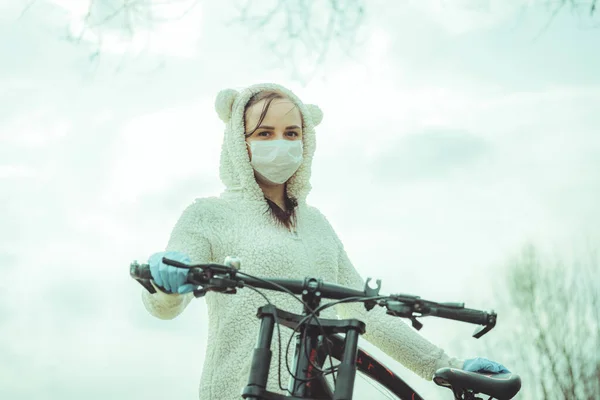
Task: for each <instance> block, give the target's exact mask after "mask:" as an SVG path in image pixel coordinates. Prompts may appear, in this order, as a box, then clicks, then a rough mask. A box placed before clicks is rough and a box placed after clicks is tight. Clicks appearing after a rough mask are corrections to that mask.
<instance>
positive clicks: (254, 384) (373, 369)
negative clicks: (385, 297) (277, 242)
mask: <svg viewBox="0 0 600 400" xmlns="http://www.w3.org/2000/svg"><path fill="white" fill-rule="evenodd" d="M302 300H303V301H304V303H305V307H304V311H303V314H302V315H298V314H293V313H290V312H287V311H283V310H280V309H278V308H276V307H275V306H273V305H267V306H263V307H260V308H259V309H258V312H257V316H258V318H260V319H261V325H260V330H259V333H258V341H257V345H256V347H255V349H254V354H253V356H252V364H251V368H250V374H249V379H248V384H247V385H246V387H244V389H243V391H242V397H243V398H245V399H251V400H299V399H307V400H308V399H312V400H317V399H318V400H348V399H352V394H353V390H354V380H355V378H356V371H357V370H358V371H361V372H362V373H364V374H365V375H367V376H369V377H370V378H371V379H373V380H374V381H375V382H378V383H380V384H381V385H383V386H384V387H386V388H387V389H388V390H390V391H391V392H392V393H393V394H394V395H396V396H398V398H400V399H410V400H423V398H422V397H421V396H419V395H418V394H417V393H416V392H415V391H414V390H413V389H412V388H411V387H410V386H409V385H408V384H407V383H406V382H404V381H403V380H402V379H401V378H400V377H399V376H397V375H396V374H394V373H393V372H392V371H390V370H389V368H387V367H386V366H385V365H383V364H382V363H381V362H379V361H378V360H376V359H375V358H374V357H372V356H371V355H369V354H368V353H367V352H365V351H363V350H362V349H360V348H359V347H358V338H359V335H361V334H363V333H364V332H365V324H364V323H363V322H362V321H359V320H357V319H346V320H337V319H335V320H334V319H324V318H318V313H316V316H315V317H314V318H311V319H310V320H309V321H308V322H306V317H307V316H309V315H311V314H313V312H312V311H311V310H314V309H316V308H317V307H318V306H319V303H320V296H319V292H318V290H317V288H314V287H313V288H308V290H306V291H305V293H304V294H303V296H302ZM317 318H318V322H317V321H316V319H317ZM303 321H304V322H303ZM276 323H278V324H280V325H283V326H286V327H288V328H291V329H296V328H298V327H299V325H301V324H302V325H304V328H302V329H300V330H299V332H300V333H299V336H298V337H297V340H296V349H295V356H294V362H293V365H292V368H291V370H292V373H293V375H292V376H291V377H290V380H289V385H288V390H289V392H290V393H291V395H290V396H285V395H281V394H277V393H273V392H269V391H267V390H266V385H267V380H268V374H269V371H270V366H271V355H272V352H271V342H272V339H273V330H274V329H275V324H276ZM340 333H345V337H342V336H340V335H339V334H340ZM328 353H329V354H330V355H331V356H332V357H334V358H336V359H337V360H339V361H340V364H339V367H338V373H337V379H336V385H335V388H334V391H333V392H332V391H331V389H330V388H329V385H328V384H327V383H326V380H325V377H324V376H323V375H322V374H318V375H317V374H314V373H313V369H314V367H313V365H312V364H315V365H317V366H319V368H321V367H322V366H323V364H324V363H325V360H326V357H327V354H328Z"/></svg>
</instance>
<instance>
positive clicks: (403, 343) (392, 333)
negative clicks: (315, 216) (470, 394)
mask: <svg viewBox="0 0 600 400" xmlns="http://www.w3.org/2000/svg"><path fill="white" fill-rule="evenodd" d="M322 217H323V218H324V219H325V217H324V216H322ZM325 221H326V223H327V225H328V227H329V229H330V230H331V232H332V234H333V236H334V237H335V239H336V242H337V245H338V250H339V259H338V271H337V273H338V282H337V283H338V284H340V285H344V286H348V287H352V288H354V289H357V290H363V289H364V287H365V281H364V279H363V278H362V277H361V275H360V274H359V273H358V271H357V270H356V268H354V266H353V265H352V262H351V261H350V259H349V257H348V254H347V253H346V250H345V249H344V245H343V244H342V242H341V240H340V239H339V238H338V236H337V234H336V233H335V231H334V230H333V227H332V226H331V225H330V224H329V222H328V221H327V219H325ZM335 309H336V312H337V314H338V315H339V316H340V317H341V318H344V319H346V318H347V319H350V318H357V319H359V320H361V321H363V322H364V323H365V324H366V332H365V334H364V335H363V337H364V338H365V339H366V340H368V341H369V342H370V343H372V344H373V345H375V346H377V347H378V348H379V349H381V350H382V351H383V352H385V353H386V354H388V355H389V356H390V357H392V358H393V359H395V360H396V361H398V362H399V363H401V364H402V365H404V366H405V367H406V368H408V369H410V370H411V371H413V372H414V373H416V374H417V375H419V376H421V377H422V378H424V379H427V380H432V379H433V374H434V373H435V371H436V370H438V369H439V368H443V367H452V368H461V369H462V365H463V362H464V361H463V360H461V359H458V358H453V357H449V356H448V355H447V354H446V353H445V352H444V350H442V349H440V348H439V347H437V346H435V345H434V344H432V343H431V342H429V341H428V340H427V339H425V338H424V337H423V336H421V335H420V334H419V333H418V332H417V331H415V330H414V329H413V328H412V327H411V326H409V325H408V324H406V323H405V322H404V321H403V320H402V319H400V318H396V317H392V316H390V315H387V314H386V310H385V309H384V308H382V307H379V306H376V307H374V308H373V309H371V310H370V311H367V310H366V309H365V306H364V305H363V303H342V304H337V305H336V306H335Z"/></svg>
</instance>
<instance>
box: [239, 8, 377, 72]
mask: <svg viewBox="0 0 600 400" xmlns="http://www.w3.org/2000/svg"><path fill="white" fill-rule="evenodd" d="M266 3H269V5H268V6H266V7H265V4H266ZM238 9H239V16H238V17H236V18H234V19H233V21H232V22H235V23H241V24H243V25H245V26H247V27H248V28H249V29H250V31H251V32H259V34H261V35H264V38H265V40H266V43H267V46H268V48H269V49H271V51H272V52H273V54H275V55H276V56H277V57H278V58H279V60H281V61H282V62H285V63H287V64H288V65H290V67H292V69H293V70H294V71H295V72H299V71H298V69H301V70H302V69H304V70H305V71H304V73H302V71H301V72H300V73H301V74H306V70H310V69H311V68H313V69H314V67H317V66H319V65H321V64H322V63H323V62H324V60H325V58H326V57H327V55H328V53H329V52H330V51H331V49H332V47H333V45H334V44H335V45H337V46H339V48H340V49H341V50H342V51H343V52H345V53H346V54H351V53H352V50H353V49H354V47H355V46H356V44H357V33H358V30H359V28H360V26H361V24H362V23H363V19H364V17H365V7H364V1H363V0H321V1H315V0H274V1H269V2H264V1H263V2H258V1H255V0H241V4H240V5H238Z"/></svg>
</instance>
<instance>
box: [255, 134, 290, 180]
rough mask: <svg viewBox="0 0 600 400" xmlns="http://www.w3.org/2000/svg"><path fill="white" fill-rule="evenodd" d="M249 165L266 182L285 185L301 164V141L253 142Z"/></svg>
mask: <svg viewBox="0 0 600 400" xmlns="http://www.w3.org/2000/svg"><path fill="white" fill-rule="evenodd" d="M250 150H251V151H252V159H251V160H250V164H251V165H252V168H254V171H256V172H257V174H258V175H259V176H260V177H261V178H263V179H264V180H266V181H267V182H270V183H274V184H282V183H285V182H286V181H287V180H288V179H290V178H291V176H292V175H294V173H295V172H296V171H297V170H298V168H299V167H300V164H302V141H301V140H286V139H278V140H254V141H252V142H250Z"/></svg>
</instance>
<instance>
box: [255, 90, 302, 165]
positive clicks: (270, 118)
mask: <svg viewBox="0 0 600 400" xmlns="http://www.w3.org/2000/svg"><path fill="white" fill-rule="evenodd" d="M266 101H267V100H261V101H259V102H258V103H256V104H253V105H252V106H250V107H248V110H247V111H246V114H245V115H244V121H245V126H246V133H250V132H252V131H253V130H254V128H256V124H257V123H258V121H259V120H260V115H261V113H262V111H263V107H264V106H265V102H266ZM277 139H285V140H302V117H301V115H300V111H299V110H298V107H296V105H295V104H294V103H293V102H292V101H290V100H289V99H274V100H273V101H272V102H271V105H270V106H269V110H268V111H267V114H266V115H265V118H264V119H263V121H262V123H261V124H260V126H259V127H258V128H257V129H256V130H255V131H254V133H253V134H252V135H251V136H248V137H246V143H250V142H253V141H255V140H277ZM247 147H248V154H249V155H250V158H252V151H251V150H250V146H247Z"/></svg>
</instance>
